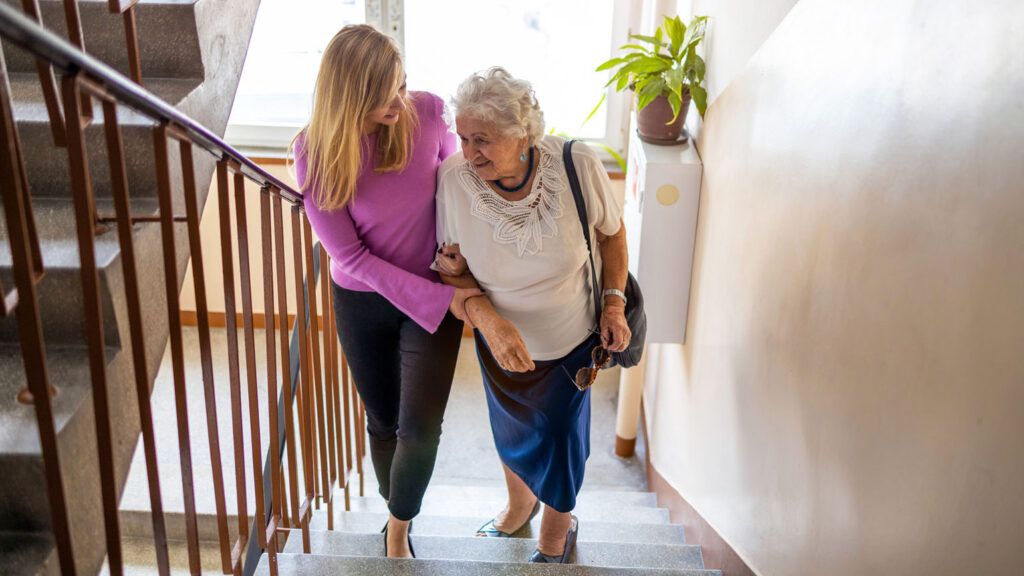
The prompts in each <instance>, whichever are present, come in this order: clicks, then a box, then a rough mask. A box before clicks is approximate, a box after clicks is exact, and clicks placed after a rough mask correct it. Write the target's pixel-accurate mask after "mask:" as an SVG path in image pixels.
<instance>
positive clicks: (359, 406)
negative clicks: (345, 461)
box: [352, 383, 366, 498]
mask: <svg viewBox="0 0 1024 576" xmlns="http://www.w3.org/2000/svg"><path fill="white" fill-rule="evenodd" d="M352 393H353V394H355V396H356V400H357V402H356V446H358V447H359V449H358V450H357V453H358V454H359V459H358V460H356V471H357V472H358V473H359V497H360V498H362V497H363V496H366V481H365V479H364V478H363V458H364V457H365V456H366V406H364V405H363V399H362V397H360V396H359V391H358V390H356V387H355V384H354V383H353V385H352Z"/></svg>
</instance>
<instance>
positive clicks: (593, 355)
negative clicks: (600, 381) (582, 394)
mask: <svg viewBox="0 0 1024 576" xmlns="http://www.w3.org/2000/svg"><path fill="white" fill-rule="evenodd" d="M611 361H612V355H611V353H610V352H608V350H607V349H605V347H604V346H600V345H598V346H595V347H594V349H593V350H591V351H590V365H589V366H584V367H583V368H580V369H579V370H577V371H576V378H574V379H573V384H575V385H576V387H577V388H579V389H580V391H584V390H586V389H587V388H590V387H591V386H592V385H593V384H594V381H595V380H597V373H598V371H600V370H603V369H604V368H607V367H608V364H610V363H611ZM562 370H565V373H566V375H567V376H568V375H569V370H567V369H566V368H565V366H562Z"/></svg>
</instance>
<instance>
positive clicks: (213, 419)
mask: <svg viewBox="0 0 1024 576" xmlns="http://www.w3.org/2000/svg"><path fill="white" fill-rule="evenodd" d="M176 138H177V139H178V150H179V152H180V153H181V176H182V178H183V180H184V185H185V190H184V192H185V218H186V221H187V228H188V244H189V255H190V256H191V258H192V285H193V287H194V288H195V297H196V320H197V321H196V324H197V325H198V328H199V361H200V364H201V366H202V373H203V396H204V398H205V400H206V434H207V436H208V438H209V442H210V473H211V474H212V476H213V499H214V502H215V506H216V509H217V535H218V540H219V542H220V555H221V568H222V569H223V570H224V573H225V574H229V573H230V571H231V545H230V543H229V542H228V517H227V514H228V513H227V505H226V503H225V499H224V468H223V465H222V463H221V459H220V430H219V429H218V424H217V390H216V388H215V384H214V378H213V354H212V345H211V342H210V317H209V308H208V307H207V304H206V276H205V271H204V264H203V246H202V237H201V236H200V233H199V200H198V198H197V196H198V190H197V188H196V174H195V167H194V165H193V160H192V142H191V141H190V140H189V139H188V137H187V136H186V135H184V134H176Z"/></svg>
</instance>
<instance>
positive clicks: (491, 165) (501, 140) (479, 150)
mask: <svg viewBox="0 0 1024 576" xmlns="http://www.w3.org/2000/svg"><path fill="white" fill-rule="evenodd" d="M455 131H456V132H457V133H458V135H459V139H460V140H461V141H462V155H463V156H464V157H465V158H466V160H469V163H470V165H471V166H472V167H473V170H474V171H475V172H476V173H477V175H478V176H480V178H482V179H484V180H499V179H501V178H511V177H513V176H516V175H517V173H518V172H519V171H521V168H522V167H523V166H524V165H523V163H522V161H520V160H519V156H520V155H521V154H522V153H523V151H524V150H526V138H513V137H509V136H505V135H504V134H501V133H500V132H499V131H498V130H497V129H496V127H495V126H494V124H492V123H490V122H484V121H482V120H479V119H477V118H472V117H469V116H458V117H457V118H455Z"/></svg>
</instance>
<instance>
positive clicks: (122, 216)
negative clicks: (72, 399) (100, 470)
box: [103, 99, 171, 576]
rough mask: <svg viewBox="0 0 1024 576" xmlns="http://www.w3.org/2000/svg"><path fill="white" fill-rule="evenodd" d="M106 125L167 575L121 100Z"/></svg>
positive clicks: (161, 562) (160, 557)
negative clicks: (119, 117)
mask: <svg viewBox="0 0 1024 576" xmlns="http://www.w3.org/2000/svg"><path fill="white" fill-rule="evenodd" d="M103 125H104V128H105V132H106V139H107V159H108V160H109V162H110V181H111V187H112V192H113V197H114V210H115V212H116V214H117V232H118V238H119V240H120V245H121V261H122V262H123V264H122V267H123V269H124V283H125V301H126V304H127V307H128V328H129V331H130V333H131V343H132V364H133V369H134V373H135V397H136V399H137V400H138V403H139V423H140V425H141V428H142V450H143V454H144V455H145V458H146V476H147V481H148V482H149V505H150V511H151V512H150V515H151V520H152V523H153V540H154V542H153V543H154V547H155V549H156V565H157V571H158V573H159V574H161V576H167V575H168V574H170V571H171V567H170V557H169V553H168V549H167V529H166V526H165V524H164V510H163V500H162V498H161V495H160V473H159V468H158V464H157V454H156V436H155V433H154V430H153V407H152V406H151V405H150V398H149V393H150V390H149V370H148V367H147V365H148V362H147V361H146V339H145V334H144V332H143V320H142V302H141V299H140V297H139V275H138V264H137V262H136V257H135V240H134V238H133V234H132V220H131V218H132V214H131V206H130V204H129V202H128V174H127V171H126V169H125V157H124V143H123V141H122V137H121V126H120V124H119V123H118V119H117V104H116V103H115V101H113V100H109V99H104V100H103Z"/></svg>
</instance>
